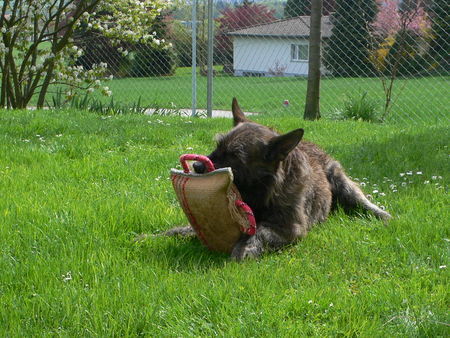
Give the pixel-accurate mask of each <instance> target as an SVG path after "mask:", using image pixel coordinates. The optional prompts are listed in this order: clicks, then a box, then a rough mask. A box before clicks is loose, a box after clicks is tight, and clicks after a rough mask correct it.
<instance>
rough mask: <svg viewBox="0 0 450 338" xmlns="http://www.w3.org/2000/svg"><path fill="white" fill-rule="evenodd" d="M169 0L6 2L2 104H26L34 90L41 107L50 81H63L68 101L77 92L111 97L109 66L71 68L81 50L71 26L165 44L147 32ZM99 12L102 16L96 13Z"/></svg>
mask: <svg viewBox="0 0 450 338" xmlns="http://www.w3.org/2000/svg"><path fill="white" fill-rule="evenodd" d="M169 4H170V1H163V0H133V1H129V0H115V1H106V0H65V1H62V0H50V1H49V0H15V1H12V0H4V1H3V5H2V9H1V16H0V30H1V41H0V71H1V73H2V82H1V92H0V107H8V108H25V107H26V106H27V104H28V103H29V102H30V100H31V99H32V97H33V95H35V94H38V95H39V97H38V100H37V106H38V108H40V107H43V105H44V103H45V97H46V94H47V92H48V89H49V86H50V85H55V84H59V85H65V88H66V89H67V99H70V98H72V97H73V96H74V95H75V93H76V91H77V90H88V91H93V90H94V89H100V90H101V91H102V93H103V94H105V95H111V91H110V90H109V88H108V87H104V86H102V82H101V81H102V80H106V79H108V78H109V77H106V76H105V74H106V69H107V65H106V64H105V63H102V64H98V65H93V66H92V68H91V69H89V70H85V69H84V68H83V67H82V66H75V61H76V60H77V58H79V57H81V56H82V55H83V50H82V49H81V48H79V47H77V46H74V43H73V39H72V35H73V32H74V30H75V29H76V28H77V27H79V26H80V25H82V24H84V25H86V27H87V28H88V29H96V30H98V31H99V32H101V33H102V34H103V35H105V36H106V37H108V38H110V39H112V40H113V41H128V42H130V43H138V42H139V43H145V44H151V45H164V44H165V41H164V40H161V39H159V38H158V36H157V34H156V32H151V30H150V28H151V26H152V23H153V20H154V19H155V18H156V17H157V16H158V15H159V13H160V12H161V10H162V9H164V8H166V7H167V6H168V5H169ZM99 13H100V14H99Z"/></svg>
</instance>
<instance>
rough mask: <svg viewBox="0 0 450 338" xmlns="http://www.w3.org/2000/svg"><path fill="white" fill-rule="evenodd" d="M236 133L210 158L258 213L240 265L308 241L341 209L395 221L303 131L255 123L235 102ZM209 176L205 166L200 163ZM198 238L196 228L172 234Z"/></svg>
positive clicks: (244, 239) (238, 254) (237, 254)
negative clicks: (230, 176) (229, 175)
mask: <svg viewBox="0 0 450 338" xmlns="http://www.w3.org/2000/svg"><path fill="white" fill-rule="evenodd" d="M232 112H233V120H234V128H233V129H232V130H231V131H230V132H229V133H227V134H225V135H220V136H219V137H218V140H217V148H216V149H215V150H214V151H213V152H212V153H211V154H210V155H209V156H208V157H209V158H210V159H211V161H212V162H213V163H214V166H215V167H216V168H223V167H231V168H232V170H233V175H234V183H235V184H236V186H237V187H238V189H239V191H240V193H241V195H242V198H243V200H244V201H245V202H246V203H247V204H248V205H249V206H250V207H251V208H252V210H253V212H254V214H255V217H256V221H257V232H256V235H254V236H248V235H242V236H241V238H240V240H239V241H238V242H237V243H236V245H235V247H234V249H233V251H232V253H231V256H232V258H234V259H236V260H242V259H245V258H253V257H258V256H260V255H261V254H262V253H263V252H264V251H265V250H274V249H278V248H281V247H283V246H285V245H287V244H290V243H293V242H295V241H296V240H297V239H299V238H302V237H304V236H306V234H307V233H308V231H309V230H310V229H311V227H312V226H313V225H314V224H316V223H318V222H323V221H324V220H325V219H326V218H327V216H328V214H329V212H330V210H331V209H332V207H333V206H335V205H336V204H339V205H341V206H342V207H343V208H344V209H354V208H357V207H362V208H364V209H367V210H369V211H371V212H373V213H374V214H375V215H376V216H377V217H378V218H380V219H383V220H385V221H387V220H388V219H389V218H391V216H390V215H389V214H388V213H387V212H385V211H383V210H381V209H380V208H379V207H377V206H376V205H375V204H373V203H371V202H370V201H369V200H368V199H367V198H366V197H365V196H364V194H363V192H362V191H361V189H360V188H359V187H358V185H357V184H356V183H354V182H353V181H352V180H350V179H349V178H348V177H347V175H346V174H345V172H344V170H343V169H342V167H341V165H340V164H339V162H338V161H336V160H334V159H332V158H331V157H330V156H329V155H327V154H326V153H325V152H324V151H323V150H321V149H320V148H319V147H318V146H317V145H315V144H313V143H311V142H306V141H302V142H300V140H301V139H302V137H303V133H304V131H303V129H296V130H294V131H291V132H290V133H287V134H284V135H279V134H277V133H276V132H275V131H273V130H271V129H269V128H267V127H264V126H262V125H260V124H257V123H254V122H251V121H249V120H248V119H247V118H246V117H245V116H244V114H243V113H242V111H241V109H240V107H239V105H238V103H237V100H236V99H233V103H232ZM194 169H195V170H196V171H197V172H203V171H204V170H205V169H204V166H203V165H202V164H201V163H195V164H194ZM167 234H168V235H174V234H182V235H187V234H193V231H192V229H191V228H190V227H183V228H175V229H172V230H169V231H168V232H167Z"/></svg>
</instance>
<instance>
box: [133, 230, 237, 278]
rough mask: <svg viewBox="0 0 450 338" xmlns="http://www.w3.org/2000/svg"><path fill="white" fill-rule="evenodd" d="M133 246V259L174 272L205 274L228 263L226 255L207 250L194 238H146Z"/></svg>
mask: <svg viewBox="0 0 450 338" xmlns="http://www.w3.org/2000/svg"><path fill="white" fill-rule="evenodd" d="M134 245H135V249H136V250H135V251H134V253H135V259H138V260H140V261H142V262H145V263H148V264H152V265H153V264H156V265H159V266H161V267H163V268H165V269H168V270H170V271H175V272H206V271H208V270H210V269H216V268H222V267H223V266H225V264H226V263H228V262H229V261H230V256H229V255H228V254H224V253H219V252H213V251H210V250H208V249H207V248H206V247H204V246H203V245H202V244H201V243H200V241H199V240H198V239H197V238H196V237H165V236H148V237H147V238H146V239H145V240H143V241H142V242H138V243H134Z"/></svg>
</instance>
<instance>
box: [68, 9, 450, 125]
mask: <svg viewBox="0 0 450 338" xmlns="http://www.w3.org/2000/svg"><path fill="white" fill-rule="evenodd" d="M196 2H197V6H196V17H195V18H193V17H192V5H193V3H194V2H193V1H192V0H191V1H186V2H179V3H178V6H177V7H176V8H173V9H172V10H171V11H170V12H169V13H165V15H164V16H162V17H161V19H160V20H159V21H158V23H157V27H156V31H157V32H158V34H159V36H161V37H162V38H164V39H165V40H166V41H170V43H171V44H172V47H171V48H166V49H158V48H152V47H145V46H126V45H123V46H120V48H119V49H118V48H117V46H114V47H113V46H112V44H111V42H110V41H108V40H107V39H106V38H103V37H101V36H96V35H95V34H92V35H91V36H86V34H84V35H80V36H77V38H76V41H77V43H78V44H79V45H80V46H81V47H83V49H84V50H85V55H84V56H83V57H82V58H81V59H80V60H79V61H78V62H79V63H80V64H82V65H83V66H84V67H85V68H89V66H90V65H91V64H92V63H96V62H97V63H98V62H106V63H108V65H109V71H110V72H111V75H113V76H114V80H112V81H111V82H109V84H108V86H109V87H110V88H111V90H112V91H113V95H114V99H115V100H116V101H119V102H130V103H132V102H136V101H137V100H139V99H140V100H141V102H142V104H145V105H148V106H151V107H152V108H154V109H169V110H172V111H173V110H175V111H182V112H185V113H186V114H189V113H190V111H191V110H190V109H191V107H192V96H193V94H192V86H193V81H192V80H193V75H192V27H193V25H196V54H197V57H196V64H197V67H196V75H197V76H196V83H195V86H196V94H197V99H196V107H197V108H198V109H205V108H206V106H207V93H206V91H207V90H206V88H207V60H208V55H207V54H208V48H207V46H208V38H207V37H208V25H207V12H208V11H207V8H208V1H207V0H197V1H196ZM213 4H214V11H213V16H214V19H213V20H214V41H213V43H214V59H213V92H212V102H213V108H214V109H215V110H229V109H230V102H231V98H232V97H237V98H238V99H239V102H240V104H241V106H242V107H243V109H244V110H245V111H247V112H254V113H263V114H273V115H274V116H276V115H281V114H286V113H289V114H291V113H292V114H298V115H299V116H303V111H304V106H305V97H306V87H307V75H308V55H309V32H310V14H311V13H310V0H287V1H277V0H260V1H257V0H255V1H245V0H244V1H225V0H223V1H220V0H219V1H218V0H216V1H214V2H213ZM321 32H322V41H321V42H322V68H321V69H322V79H321V98H320V101H321V115H322V117H323V118H336V119H339V118H362V119H367V120H372V119H383V120H386V121H395V122H397V121H403V122H407V123H415V122H417V123H418V122H435V121H439V122H442V123H448V122H449V117H450V109H449V107H450V99H449V98H450V95H448V92H449V70H450V66H449V35H450V34H449V2H448V1H447V0H434V1H432V0H403V1H400V0H373V1H367V0H324V1H323V11H322V28H321Z"/></svg>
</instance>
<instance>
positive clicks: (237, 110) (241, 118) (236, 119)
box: [231, 97, 248, 126]
mask: <svg viewBox="0 0 450 338" xmlns="http://www.w3.org/2000/svg"><path fill="white" fill-rule="evenodd" d="M231 111H232V112H233V124H234V126H237V125H238V124H239V123H241V122H248V120H247V118H246V117H245V115H244V113H243V112H242V110H241V107H239V103H238V102H237V99H236V98H235V97H233V103H232V104H231Z"/></svg>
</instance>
